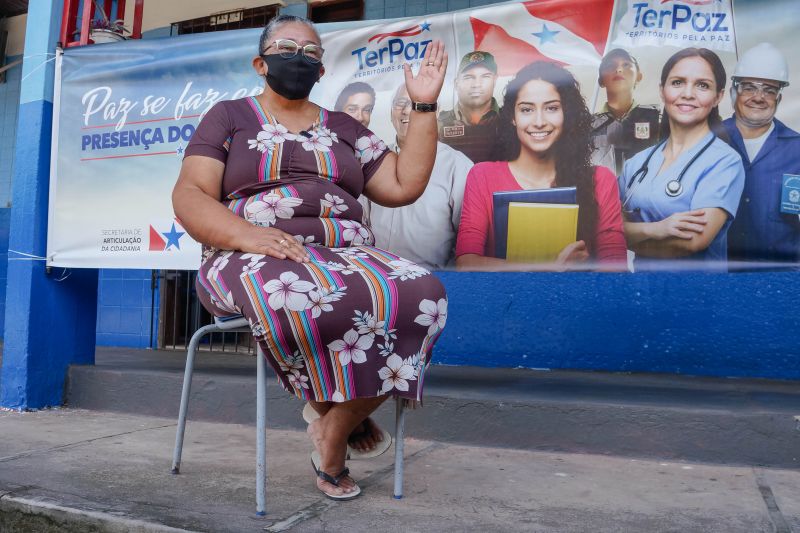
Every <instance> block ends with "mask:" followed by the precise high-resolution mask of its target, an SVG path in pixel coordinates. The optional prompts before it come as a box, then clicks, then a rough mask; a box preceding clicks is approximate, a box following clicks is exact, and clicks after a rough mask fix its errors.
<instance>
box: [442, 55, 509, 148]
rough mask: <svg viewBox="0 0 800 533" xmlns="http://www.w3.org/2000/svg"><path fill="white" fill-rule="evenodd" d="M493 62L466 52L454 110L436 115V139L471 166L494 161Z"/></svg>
mask: <svg viewBox="0 0 800 533" xmlns="http://www.w3.org/2000/svg"><path fill="white" fill-rule="evenodd" d="M496 81H497V63H495V61H494V57H492V54H489V53H487V52H481V51H478V50H476V51H474V52H470V53H468V54H467V55H465V56H464V57H463V58H462V59H461V63H460V64H459V66H458V74H457V75H456V80H455V88H456V94H457V96H458V102H457V103H456V106H455V109H452V110H450V111H443V112H442V113H441V114H440V115H439V140H440V141H441V142H443V143H445V144H447V145H449V146H450V147H452V148H455V149H456V150H458V151H460V152H462V153H463V154H465V155H466V156H467V157H469V158H470V159H471V160H472V162H473V163H480V162H481V161H495V160H497V159H498V155H497V151H496V149H495V143H496V142H497V137H498V126H499V122H498V114H499V112H500V108H499V106H498V105H497V101H496V100H495V99H494V97H493V96H492V95H493V93H494V84H495V82H496Z"/></svg>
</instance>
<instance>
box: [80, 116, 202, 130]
mask: <svg viewBox="0 0 800 533" xmlns="http://www.w3.org/2000/svg"><path fill="white" fill-rule="evenodd" d="M199 116H200V115H184V116H182V117H181V118H173V117H167V118H151V119H150V120H137V121H135V122H126V125H127V124H147V123H148V122H161V121H162V120H184V119H187V118H197V117H199ZM111 127H114V128H116V127H117V125H116V124H101V125H99V126H84V127H82V128H81V129H82V130H93V129H97V128H111Z"/></svg>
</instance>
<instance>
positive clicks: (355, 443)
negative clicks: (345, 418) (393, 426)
mask: <svg viewBox="0 0 800 533" xmlns="http://www.w3.org/2000/svg"><path fill="white" fill-rule="evenodd" d="M383 439H384V435H383V430H382V429H381V428H380V427H378V424H376V423H375V422H374V421H373V420H372V419H371V418H369V417H367V418H365V419H364V421H363V422H361V423H360V424H359V425H357V426H356V428H355V429H354V430H353V431H352V432H351V433H350V436H349V437H347V444H348V446H350V447H351V448H353V449H354V450H358V451H360V452H371V451H372V450H374V449H375V448H377V447H378V443H380V442H383Z"/></svg>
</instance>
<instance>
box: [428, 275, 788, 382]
mask: <svg viewBox="0 0 800 533" xmlns="http://www.w3.org/2000/svg"><path fill="white" fill-rule="evenodd" d="M439 276H440V278H441V279H442V281H443V282H444V284H445V286H446V288H447V293H448V299H449V306H448V320H447V327H446V328H445V332H444V333H443V335H442V337H441V339H440V341H439V343H437V345H436V348H435V351H434V361H435V362H437V363H444V364H452V365H463V364H469V365H479V366H502V367H526V368H560V369H590V370H608V371H614V372H617V371H624V372H666V373H676V374H689V375H709V376H737V377H745V376H747V377H765V378H777V379H793V380H798V379H800V343H798V341H797V335H798V332H800V313H797V295H798V294H799V292H798V289H797V284H798V281H800V276H798V274H797V273H792V272H786V273H778V272H774V273H758V274H755V273H754V274H697V273H695V274H690V273H685V272H680V273H640V274H635V275H634V274H600V273H565V274H557V273H510V272H504V273H467V272H443V273H440V274H439Z"/></svg>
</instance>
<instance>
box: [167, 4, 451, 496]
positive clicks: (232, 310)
mask: <svg viewBox="0 0 800 533" xmlns="http://www.w3.org/2000/svg"><path fill="white" fill-rule="evenodd" d="M258 54H259V55H258V56H257V57H256V58H254V59H253V67H254V68H255V70H256V71H257V72H258V73H259V75H261V76H264V77H265V78H266V83H265V85H264V92H263V93H261V94H260V95H258V96H255V97H248V98H243V99H240V100H233V101H225V102H220V103H218V104H217V105H215V106H214V107H213V108H212V109H211V110H210V111H209V112H208V113H207V114H206V116H205V117H204V118H203V120H202V121H201V123H200V125H199V126H198V128H197V131H196V132H195V134H194V136H193V137H192V140H191V142H190V144H189V146H188V147H187V149H186V157H185V159H184V161H183V166H182V168H181V173H180V177H179V178H178V183H177V185H176V186H175V190H174V193H173V205H174V207H175V213H176V215H177V216H178V217H180V219H181V222H182V223H183V225H184V227H185V228H186V229H187V231H188V232H189V234H190V235H192V237H193V238H194V239H195V240H197V241H199V242H201V243H203V244H204V252H203V260H202V265H201V267H200V271H199V273H198V277H197V282H198V289H197V292H198V295H200V297H201V300H202V301H203V305H204V306H205V307H206V308H207V309H208V310H209V311H210V312H211V313H213V314H214V315H216V316H225V315H233V314H243V315H244V316H245V317H247V318H248V320H249V322H250V325H251V328H252V331H253V335H254V337H255V338H256V340H257V341H258V343H259V344H260V346H261V348H262V349H263V352H264V353H265V354H266V357H267V360H268V362H269V363H270V365H271V366H272V368H273V369H274V370H275V371H276V372H277V374H278V377H279V379H280V382H281V384H282V385H283V386H284V388H286V389H287V390H288V391H290V392H292V393H293V394H295V395H296V396H297V397H298V398H300V399H303V400H306V401H308V402H309V403H310V404H311V406H312V407H313V408H314V410H315V411H316V412H317V413H318V414H319V415H320V417H319V418H318V419H316V420H314V421H313V422H312V423H311V424H310V425H309V428H308V433H309V435H310V437H311V440H312V442H313V444H314V447H315V449H316V453H315V454H314V455H313V456H312V460H313V462H314V468H315V471H316V474H317V476H318V477H317V480H316V482H317V487H318V488H319V490H321V491H322V492H323V493H325V495H327V496H328V497H331V498H335V499H351V498H354V497H356V496H358V494H359V493H360V492H361V489H360V488H359V487H358V485H357V484H356V482H355V481H354V480H353V479H352V478H351V477H350V476H349V470H348V469H347V468H346V466H345V459H346V453H347V445H348V437H349V436H350V435H351V433H354V432H355V433H365V431H366V432H367V433H371V435H370V436H368V437H367V438H366V441H362V442H361V443H360V446H359V445H358V444H357V446H356V447H360V448H369V447H370V445H374V444H375V441H377V440H380V435H381V433H382V432H381V431H380V430H379V429H378V428H377V426H375V424H374V422H372V421H370V420H369V418H368V417H369V415H370V413H372V412H373V411H374V410H375V409H376V408H377V407H378V406H379V405H380V404H381V403H383V401H384V400H386V398H387V397H388V396H390V395H394V396H400V397H402V398H405V399H408V400H419V399H420V398H421V395H422V383H423V372H424V370H425V368H426V367H427V365H428V363H429V362H430V355H431V349H432V347H433V344H434V342H435V341H436V339H437V337H438V336H439V335H440V333H441V331H442V328H443V327H444V323H445V320H446V316H447V299H446V296H445V292H444V288H443V287H442V285H441V283H440V282H439V280H438V279H436V278H435V277H434V276H432V275H431V274H430V272H428V271H427V270H425V269H423V268H421V267H419V266H417V265H415V264H414V263H411V262H409V261H406V260H403V259H401V258H399V257H397V256H394V255H392V254H390V253H387V252H385V251H383V250H380V249H377V248H375V247H373V246H371V245H372V243H373V236H372V232H371V231H370V229H369V228H368V227H367V226H364V225H362V222H361V220H362V208H361V205H360V204H359V203H358V202H357V201H356V198H358V196H359V195H360V194H362V193H363V194H364V195H365V196H366V197H367V198H369V199H370V200H371V201H373V202H376V203H378V204H381V205H387V206H391V207H395V206H400V205H405V204H409V203H411V202H413V201H414V200H415V199H416V198H418V197H419V196H420V195H421V194H422V192H423V191H424V190H425V187H426V185H427V182H428V176H429V175H430V172H431V168H432V167H433V162H434V157H435V154H436V113H433V112H431V111H435V108H436V106H435V103H436V100H437V98H438V95H439V91H440V90H441V87H442V81H443V79H444V74H445V69H446V68H447V55H446V54H445V51H444V46H443V45H442V44H441V43H440V42H438V41H435V42H433V43H431V44H430V45H429V46H428V48H427V50H426V53H425V56H424V58H423V62H422V65H421V66H420V69H419V72H418V73H417V75H416V76H414V75H413V74H412V72H411V70H410V67H409V66H408V65H406V66H405V78H406V84H407V87H408V92H409V95H410V97H411V99H412V100H413V101H414V102H415V107H416V111H414V112H412V113H411V122H410V124H409V136H408V137H409V142H408V146H407V147H406V148H405V149H404V150H403V153H402V154H401V155H399V156H397V155H396V154H394V153H393V152H391V151H390V150H388V149H387V148H386V145H385V144H384V143H383V142H382V141H381V140H380V139H378V138H377V137H376V136H375V135H374V134H373V133H372V132H371V131H369V130H368V129H367V128H366V127H364V126H363V125H362V124H360V123H359V122H358V121H357V120H354V119H353V118H351V117H350V116H349V115H347V114H345V113H339V112H329V111H327V110H325V109H323V108H320V107H319V106H317V105H316V104H314V103H312V102H310V101H309V99H308V95H309V94H310V92H311V89H312V87H313V86H314V84H315V83H316V82H317V81H318V80H319V78H320V77H321V76H322V75H323V73H324V67H323V66H322V57H323V49H322V46H321V45H320V37H319V34H318V33H317V31H316V30H315V28H314V26H313V24H311V22H309V21H308V20H306V19H303V18H299V17H293V16H279V17H276V18H275V19H273V20H272V21H271V22H270V23H269V25H268V26H267V27H266V28H265V29H264V32H263V33H262V36H261V40H260V43H259V50H258Z"/></svg>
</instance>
